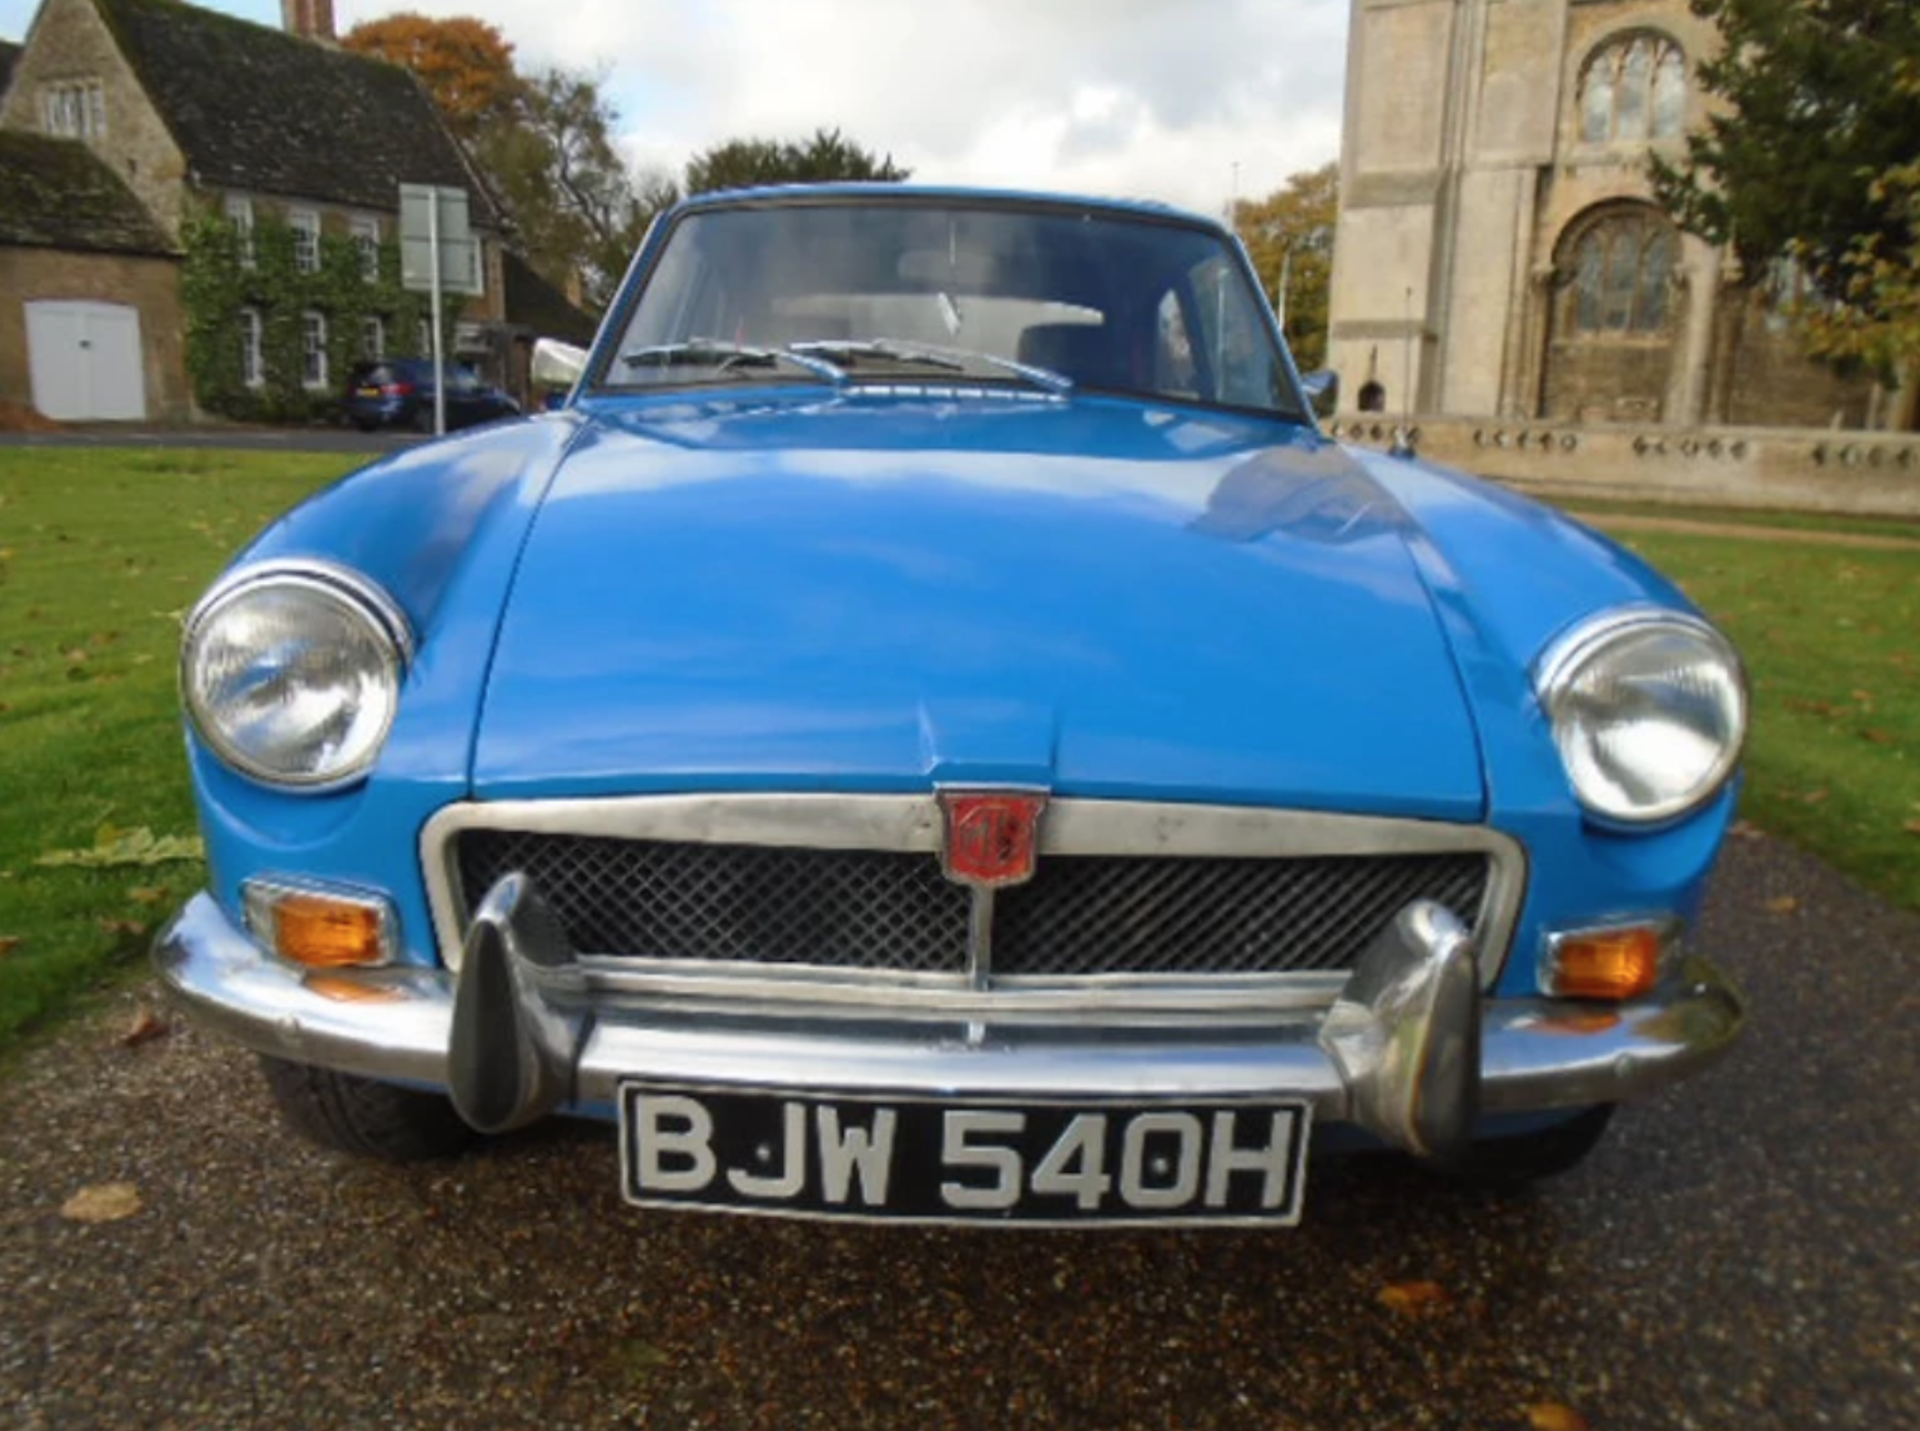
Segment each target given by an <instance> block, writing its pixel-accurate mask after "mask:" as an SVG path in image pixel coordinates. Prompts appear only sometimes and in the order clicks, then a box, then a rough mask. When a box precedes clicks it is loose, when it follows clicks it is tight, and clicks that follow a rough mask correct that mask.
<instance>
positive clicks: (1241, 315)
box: [599, 200, 1302, 418]
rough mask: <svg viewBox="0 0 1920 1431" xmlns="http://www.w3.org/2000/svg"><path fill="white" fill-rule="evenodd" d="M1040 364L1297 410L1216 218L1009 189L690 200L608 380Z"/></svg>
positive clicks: (1000, 372) (882, 373)
mask: <svg viewBox="0 0 1920 1431" xmlns="http://www.w3.org/2000/svg"><path fill="white" fill-rule="evenodd" d="M809 363H811V367H809V366H808V364H809ZM1023 370H1024V371H1023ZM1036 373H1037V374H1040V375H1043V376H1053V377H1057V378H1059V379H1062V380H1064V381H1065V382H1067V383H1070V384H1071V385H1072V386H1073V387H1074V388H1076V389H1087V390H1092V391H1098V392H1111V393H1118V394H1129V395H1137V396H1143V397H1151V398H1161V399H1173V400H1178V401H1184V402H1198V403H1210V404H1219V405H1223V406H1230V407H1235V408H1242V409H1246V408H1251V409H1256V410H1262V411H1269V412H1274V413H1276V414H1279V415H1282V416H1286V417H1290V418H1299V417H1301V416H1302V413H1301V410H1300V407H1299V404H1298V401H1297V398H1296V396H1295V392H1294V387H1293V380H1292V377H1291V375H1290V373H1289V371H1288V369H1287V366H1286V364H1285V362H1284V361H1283V359H1282V357H1281V353H1280V349H1279V346H1278V344H1277V342H1276V341H1275V337H1274V334H1273V330H1272V325H1271V317H1270V314H1269V313H1268V311H1267V309H1266V306H1265V302H1264V300H1263V299H1262V298H1261V297H1260V295H1259V293H1258V291H1257V290H1256V289H1255V288H1254V286H1253V284H1252V283H1251V281H1250V280H1249V278H1248V275H1247V272H1246V269H1245V266H1244V265H1243V264H1242V262H1241V261H1240V258H1239V255H1238V253H1237V251H1236V250H1235V249H1233V248H1232V247H1231V246H1230V245H1229V244H1228V243H1227V242H1226V241H1225V240H1224V239H1223V238H1222V236H1221V235H1219V234H1218V233H1217V232H1213V231H1210V230H1208V229H1206V228H1204V227H1200V226H1195V225H1190V224H1187V223H1184V222H1179V221H1175V220H1171V219H1166V220H1162V219H1156V218H1154V217H1150V216H1146V215H1142V216H1139V217H1134V216H1130V215H1127V214H1123V213H1118V212H1115V211H1110V210H1099V209H1088V210H1074V209H1065V208H1054V207H1040V206H1019V205H1013V204H999V205H986V204H981V205H966V204H955V203H950V202H943V203H918V202H906V201H900V200H893V201H879V200H834V201H830V202H820V203H768V204H743V205H741V206H739V207H734V208H716V209H708V210H695V211H693V212H691V213H688V214H686V215H685V216H683V217H682V218H681V219H680V220H679V221H678V222H677V223H675V225H674V226H673V228H672V230H671V231H670V233H669V234H668V236H667V239H666V243H665V246H664V248H663V250H662V252H661V254H660V257H659V259H658V260H657V261H656V262H655V264H654V265H653V266H652V269H651V271H650V272H649V273H648V275H647V277H646V280H645V288H644V290H643V291H642V293H641V294H640V296H639V298H638V301H637V302H636V303H635V304H634V306H633V309H632V312H631V314H630V316H629V318H628V321H627V325H626V329H625V331H624V333H623V335H622V341H621V343H620V347H619V349H618V350H617V351H616V352H615V353H613V354H612V355H611V356H610V357H609V359H608V360H607V366H606V368H605V370H604V371H603V372H602V374H601V376H600V381H599V386H601V387H603V388H616V389H633V388H658V387H672V386H688V385H702V384H713V383H720V382H738V381H767V380H769V378H772V377H776V376H777V377H779V378H781V379H787V378H795V379H800V380H807V379H808V378H809V377H810V376H811V377H812V378H814V379H819V378H821V377H822V376H823V375H824V376H830V377H838V378H839V379H840V380H843V381H849V382H869V381H872V382H887V383H899V382H901V381H903V380H908V379H918V380H925V381H941V380H952V379H955V378H960V377H964V378H965V380H966V381H967V382H969V383H975V382H984V383H1005V384H1010V385H1017V384H1021V383H1029V384H1030V383H1032V382H1033V381H1034V377H1033V375H1034V374H1036Z"/></svg>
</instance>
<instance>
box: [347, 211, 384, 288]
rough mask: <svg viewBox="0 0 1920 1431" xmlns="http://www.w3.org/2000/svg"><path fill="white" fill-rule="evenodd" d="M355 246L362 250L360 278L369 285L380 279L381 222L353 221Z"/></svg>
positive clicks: (369, 220)
mask: <svg viewBox="0 0 1920 1431" xmlns="http://www.w3.org/2000/svg"><path fill="white" fill-rule="evenodd" d="M353 246H354V247H355V248H357V249H359V250H360V276H361V277H362V278H364V279H366V281H367V282H368V283H374V282H376V281H378V279H379V277H380V220H378V219H375V218H366V217H356V218H355V219H354V221H353Z"/></svg>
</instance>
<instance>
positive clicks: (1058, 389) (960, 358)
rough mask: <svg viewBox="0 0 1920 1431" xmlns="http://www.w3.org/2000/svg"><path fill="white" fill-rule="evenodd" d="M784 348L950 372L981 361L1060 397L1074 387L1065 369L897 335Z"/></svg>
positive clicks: (831, 340) (792, 351)
mask: <svg viewBox="0 0 1920 1431" xmlns="http://www.w3.org/2000/svg"><path fill="white" fill-rule="evenodd" d="M786 351H787V352H789V353H792V354H793V355H795V356H796V357H798V356H801V355H806V356H812V355H814V354H824V355H826V356H828V357H836V358H842V359H852V360H856V361H857V360H858V359H860V358H862V357H874V358H885V359H887V360H889V361H891V362H899V363H921V364H924V365H925V366H927V367H930V368H939V369H941V370H943V371H945V372H952V373H964V372H965V371H966V370H967V367H968V365H969V364H984V365H985V366H987V367H990V368H997V369H999V370H1000V371H1001V372H1003V373H1008V374H1011V375H1012V376H1014V377H1016V378H1019V379H1021V380H1022V381H1023V382H1027V383H1031V384H1032V385H1033V386H1034V387H1037V388H1044V389H1045V390H1046V391H1048V392H1050V393H1055V394H1057V395H1059V396H1062V397H1064V396H1065V395H1066V394H1068V393H1070V392H1072V391H1073V379H1072V378H1070V377H1068V376H1067V375H1066V374H1064V373H1056V372H1054V371H1053V369H1051V368H1036V367H1035V366H1033V364H1031V363H1017V362H1015V361H1014V360H1013V359H1012V358H1003V357H1001V356H999V355H998V354H997V353H981V352H976V351H975V350H973V349H971V348H942V347H937V346H935V345H933V344H929V343H911V342H907V341H905V340H903V339H899V338H859V339H854V338H824V339H821V340H819V341H817V342H808V343H790V344H788V345H787V349H786Z"/></svg>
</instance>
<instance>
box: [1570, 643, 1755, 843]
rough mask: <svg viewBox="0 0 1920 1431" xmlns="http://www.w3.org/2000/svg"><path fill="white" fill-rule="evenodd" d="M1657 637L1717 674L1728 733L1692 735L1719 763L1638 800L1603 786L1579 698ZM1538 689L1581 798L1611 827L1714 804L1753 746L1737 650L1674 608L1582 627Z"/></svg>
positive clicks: (1658, 820)
mask: <svg viewBox="0 0 1920 1431" xmlns="http://www.w3.org/2000/svg"><path fill="white" fill-rule="evenodd" d="M1649 638H1665V639H1667V640H1673V639H1678V640H1680V641H1683V642H1686V643H1689V644H1690V645H1692V646H1693V647H1694V648H1695V652H1696V654H1695V657H1694V659H1696V660H1698V661H1700V662H1702V663H1703V664H1708V665H1711V666H1713V667H1715V668H1717V670H1718V673H1719V676H1720V678H1721V679H1720V681H1719V682H1718V684H1719V686H1720V690H1719V691H1718V692H1717V693H1715V694H1716V696H1717V698H1718V699H1717V709H1716V711H1715V716H1716V722H1717V723H1723V724H1724V726H1725V730H1724V732H1719V731H1711V732H1702V731H1698V730H1695V731H1692V732H1690V734H1692V735H1693V737H1694V738H1695V739H1707V740H1710V741H1715V742H1717V743H1718V749H1717V750H1716V751H1714V753H1713V758H1712V759H1711V760H1708V761H1706V762H1705V763H1704V764H1702V765H1701V766H1700V768H1699V769H1698V770H1697V771H1695V772H1693V773H1692V774H1691V775H1690V777H1689V778H1688V779H1687V780H1686V781H1685V782H1684V783H1683V784H1680V785H1677V786H1676V787H1675V788H1673V789H1671V790H1670V791H1669V793H1666V794H1664V795H1661V796H1659V797H1657V798H1649V799H1641V800H1635V799H1633V798H1631V797H1630V796H1628V795H1626V794H1625V793H1624V792H1623V791H1622V790H1621V789H1620V787H1619V783H1618V782H1602V781H1600V780H1598V779H1596V778H1595V777H1594V775H1593V773H1592V772H1593V771H1594V769H1595V768H1596V765H1597V763H1598V762H1596V761H1594V760H1593V759H1591V758H1589V756H1588V752H1587V751H1586V750H1584V749H1582V748H1581V746H1582V742H1583V741H1586V740H1588V739H1590V735H1591V732H1590V731H1588V730H1583V729H1582V726H1581V721H1582V717H1583V716H1584V715H1585V714H1586V713H1585V712H1583V711H1582V710H1580V709H1579V708H1578V707H1579V701H1578V694H1579V691H1580V689H1581V687H1582V684H1583V681H1585V680H1586V679H1587V678H1589V677H1591V676H1592V675H1593V673H1595V672H1596V670H1604V668H1605V663H1607V662H1609V661H1615V662H1617V661H1620V660H1621V659H1622V658H1623V657H1625V656H1627V655H1629V654H1630V653H1633V652H1635V651H1636V650H1637V649H1638V648H1640V647H1641V646H1642V644H1643V643H1644V642H1646V641H1647V640H1648V639H1649ZM1534 689H1535V691H1536V693H1537V695H1538V698H1539V701H1540V708H1541V710H1542V711H1543V712H1544V713H1545V715H1546V717H1547V722H1548V726H1549V728H1550V730H1551V733H1552V737H1553V742H1554V746H1555V749H1556V751H1557V752H1558V754H1559V756H1560V763H1561V767H1562V769H1563V770H1564V771H1565V772H1566V776H1567V781H1568V784H1569V785H1571V786H1572V788H1573V793H1574V797H1575V798H1576V799H1577V800H1578V801H1579V802H1580V805H1581V807H1582V808H1583V809H1584V810H1586V811H1587V813H1588V814H1589V815H1590V816H1592V817H1593V818H1595V819H1596V820H1598V821H1599V822H1601V823H1603V824H1608V825H1615V826H1619V827H1623V828H1635V829H1638V828H1645V827H1648V826H1657V825H1663V824H1668V823H1671V822H1672V821H1675V820H1678V819H1681V818H1682V817H1684V816H1686V815H1688V814H1691V813H1692V812H1693V811H1695V810H1697V809H1699V808H1700V807H1701V806H1703V805H1705V804H1707V803H1708V802H1709V801H1710V800H1712V799H1713V798H1714V797H1715V796H1716V795H1717V794H1718V793H1719V792H1720V790H1721V789H1722V788H1723V787H1724V786H1725V785H1726V783H1727V781H1728V780H1730V779H1731V778H1732V777H1733V773H1734V771H1735V769H1736V768H1737V767H1738V765H1739V763H1740V754H1741V751H1742V749H1743V748H1744V746H1745V744H1746V736H1747V728H1748V720H1749V713H1750V705H1751V702H1750V698H1749V694H1748V689H1747V678H1746V671H1745V668H1744V667H1743V666H1742V664H1741V661H1740V655H1739V653H1738V652H1737V651H1736V650H1735V649H1734V647H1733V643H1732V642H1730V641H1728V640H1727V638H1726V637H1725V636H1723V635H1722V634H1721V633H1720V632H1719V631H1718V630H1717V629H1715V628H1714V627H1713V626H1712V625H1710V624H1709V623H1708V622H1706V621H1703V620H1701V619H1700V618H1699V617H1697V616H1693V615H1690V614H1688V613H1686V612H1683V611H1675V610H1672V609H1669V608H1666V607H1627V608H1622V609H1617V610H1613V611H1608V612H1604V613H1602V614H1601V615H1599V616H1595V617H1590V618H1589V619H1587V620H1585V621H1582V622H1580V623H1579V624H1577V625H1576V626H1574V627H1573V628H1572V629H1571V630H1569V631H1567V632H1566V633H1565V634H1564V635H1562V636H1561V637H1560V638H1559V639H1557V640H1556V641H1554V642H1553V643H1552V645H1550V646H1549V647H1548V648H1547V650H1546V651H1545V652H1544V653H1543V654H1542V656H1541V657H1540V660H1539V661H1538V662H1537V663H1536V664H1535V678H1534Z"/></svg>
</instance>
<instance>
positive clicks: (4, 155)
mask: <svg viewBox="0 0 1920 1431" xmlns="http://www.w3.org/2000/svg"><path fill="white" fill-rule="evenodd" d="M0 244H13V245H24V246H27V247H32V248H77V249H95V250H99V251H102V252H106V253H158V254H166V253H173V252H175V250H174V248H173V246H172V245H171V244H170V243H168V242H167V238H166V235H165V234H163V233H161V232H160V229H159V227H158V226H157V225H156V224H155V223H154V221H153V218H152V216H151V215H150V214H148V213H147V210H146V206H145V205H143V204H142V203H141V202H140V201H139V200H138V199H136V198H135V197H134V196H133V191H132V190H131V189H129V188H128V187H127V186H126V185H125V184H124V183H123V182H121V179H120V176H119V175H118V174H116V173H114V172H113V170H112V169H110V168H108V167H107V165H106V164H104V163H103V162H101V160H100V158H99V156H98V155H96V154H95V153H94V152H93V151H92V150H91V149H89V148H87V146H86V145H84V144H82V143H81V142H80V141H79V140H77V139H49V138H47V137H46V136H45V135H42V134H33V133H30V132H28V131H26V130H20V129H0Z"/></svg>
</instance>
